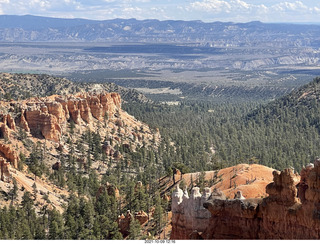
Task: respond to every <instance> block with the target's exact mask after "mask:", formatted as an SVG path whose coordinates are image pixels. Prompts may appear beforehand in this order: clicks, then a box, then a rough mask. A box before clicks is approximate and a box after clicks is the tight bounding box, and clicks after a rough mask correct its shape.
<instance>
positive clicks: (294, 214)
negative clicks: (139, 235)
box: [171, 160, 320, 239]
mask: <svg viewBox="0 0 320 244" xmlns="http://www.w3.org/2000/svg"><path fill="white" fill-rule="evenodd" d="M319 178H320V160H316V161H315V162H314V164H309V165H307V166H306V167H305V168H303V169H302V171H301V174H300V176H299V174H297V173H294V172H293V170H292V169H285V170H283V171H282V172H278V171H274V173H273V182H272V183H270V184H269V185H267V187H266V192H267V193H268V194H269V196H268V197H265V198H252V199H244V198H243V197H242V196H241V193H240V192H239V194H238V196H236V197H235V198H236V199H231V200H227V199H225V198H224V196H223V194H211V196H210V197H209V199H208V201H206V202H205V203H204V204H203V207H204V208H206V209H207V210H208V211H207V213H209V214H210V215H211V216H210V217H209V218H206V219H205V220H201V223H200V224H198V225H195V227H194V228H190V224H187V225H186V226H181V223H183V222H181V221H180V222H179V221H178V219H179V218H182V216H183V215H182V214H181V213H183V212H184V213H186V212H187V211H189V212H190V211H193V212H194V211H195V210H194V209H190V208H188V207H186V206H185V205H184V203H183V202H184V200H182V201H180V202H179V201H178V200H179V199H180V198H176V195H177V194H178V192H179V190H176V191H175V192H174V193H173V198H172V200H173V203H172V206H173V209H172V212H173V218H172V229H173V231H172V234H171V238H172V239H190V238H195V239H319V237H320V192H319V189H320V181H319ZM177 206H178V207H177ZM176 209H178V211H177V210H176ZM184 215H185V214H184ZM199 219H200V218H199V214H197V215H196V217H195V218H193V219H190V220H189V221H188V223H196V221H198V222H199Z"/></svg>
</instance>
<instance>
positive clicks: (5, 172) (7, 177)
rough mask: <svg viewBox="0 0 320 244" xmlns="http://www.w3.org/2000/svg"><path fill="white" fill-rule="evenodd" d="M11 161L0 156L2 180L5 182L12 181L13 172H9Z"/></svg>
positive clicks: (0, 176) (0, 175)
mask: <svg viewBox="0 0 320 244" xmlns="http://www.w3.org/2000/svg"><path fill="white" fill-rule="evenodd" d="M9 168H10V163H8V162H7V161H6V160H5V159H4V158H2V157H0V180H2V181H4V182H10V181H11V178H12V176H11V174H10V172H9Z"/></svg>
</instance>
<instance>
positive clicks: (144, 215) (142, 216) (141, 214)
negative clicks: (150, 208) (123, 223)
mask: <svg viewBox="0 0 320 244" xmlns="http://www.w3.org/2000/svg"><path fill="white" fill-rule="evenodd" d="M134 217H135V218H136V220H138V221H139V223H140V225H143V224H145V223H147V222H148V214H147V213H145V212H144V211H139V212H138V213H135V216H134Z"/></svg>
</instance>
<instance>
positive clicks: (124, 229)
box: [117, 210, 148, 238]
mask: <svg viewBox="0 0 320 244" xmlns="http://www.w3.org/2000/svg"><path fill="white" fill-rule="evenodd" d="M134 219H136V220H138V221H139V223H140V225H143V224H145V223H147V222H148V214H146V213H145V212H144V211H139V212H137V213H135V214H134V215H133V214H132V213H131V212H130V210H128V211H127V214H126V216H124V215H123V214H122V215H121V216H119V217H118V220H117V222H118V226H119V230H120V233H121V234H122V235H123V237H124V238H126V237H127V236H128V235H129V234H130V223H131V221H132V220H134Z"/></svg>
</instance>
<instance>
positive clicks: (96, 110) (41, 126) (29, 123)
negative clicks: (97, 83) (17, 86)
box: [0, 93, 121, 142]
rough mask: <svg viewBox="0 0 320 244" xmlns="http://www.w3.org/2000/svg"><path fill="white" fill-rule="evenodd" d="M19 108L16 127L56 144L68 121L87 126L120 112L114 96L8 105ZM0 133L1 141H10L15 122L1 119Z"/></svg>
mask: <svg viewBox="0 0 320 244" xmlns="http://www.w3.org/2000/svg"><path fill="white" fill-rule="evenodd" d="M12 104H15V106H17V107H19V109H20V111H21V114H20V117H19V118H16V120H17V121H19V122H20V123H19V126H20V127H21V128H22V129H24V130H25V131H27V132H31V133H32V134H33V135H34V136H38V137H39V136H43V137H44V138H45V139H47V140H52V141H54V142H59V140H60V138H61V134H62V130H63V127H65V124H66V122H67V121H68V120H69V119H70V118H71V119H72V120H73V121H74V122H75V123H76V124H83V123H85V124H88V125H90V124H91V123H92V121H93V118H96V119H97V120H99V121H103V120H104V119H105V117H108V118H110V117H113V116H114V115H115V114H116V113H117V112H119V110H120V109H121V98H120V95H119V94H117V93H101V94H91V93H81V94H77V95H68V96H51V97H46V98H31V99H28V100H26V101H22V102H14V101H13V102H11V103H10V104H9V103H8V105H7V106H8V107H10V106H11V105H12ZM1 117H2V122H0V129H1V135H2V137H7V138H8V137H10V131H11V130H13V131H15V130H16V124H15V120H14V119H13V118H12V116H11V115H10V114H5V115H1Z"/></svg>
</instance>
